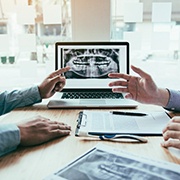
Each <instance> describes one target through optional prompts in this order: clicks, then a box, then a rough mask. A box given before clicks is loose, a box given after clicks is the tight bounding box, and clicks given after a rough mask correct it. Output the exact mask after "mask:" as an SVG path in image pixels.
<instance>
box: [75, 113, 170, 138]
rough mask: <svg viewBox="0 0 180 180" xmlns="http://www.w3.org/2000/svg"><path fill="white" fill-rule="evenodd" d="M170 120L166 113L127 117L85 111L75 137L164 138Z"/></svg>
mask: <svg viewBox="0 0 180 180" xmlns="http://www.w3.org/2000/svg"><path fill="white" fill-rule="evenodd" d="M169 120H170V117H169V116H168V114H167V113H166V112H165V111H160V112H151V113H147V116H126V115H116V114H112V113H111V112H109V111H108V112H107V111H98V110H95V111H94V110H84V111H80V112H79V116H78V119H77V126H76V130H75V136H81V137H87V136H89V135H91V136H100V135H109V136H115V135H123V134H131V135H138V136H162V129H163V128H164V127H165V126H166V125H167V123H168V122H169ZM94 124H95V125H94ZM104 124H105V125H104ZM108 124H109V127H108Z"/></svg>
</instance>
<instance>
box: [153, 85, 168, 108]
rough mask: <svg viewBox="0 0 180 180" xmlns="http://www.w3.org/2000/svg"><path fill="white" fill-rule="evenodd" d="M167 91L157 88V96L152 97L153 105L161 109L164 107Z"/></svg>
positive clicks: (166, 100)
mask: <svg viewBox="0 0 180 180" xmlns="http://www.w3.org/2000/svg"><path fill="white" fill-rule="evenodd" d="M169 97H170V94H169V91H168V89H165V88H158V91H157V94H155V97H154V104H155V105H159V106H162V107H166V106H167V104H168V101H169Z"/></svg>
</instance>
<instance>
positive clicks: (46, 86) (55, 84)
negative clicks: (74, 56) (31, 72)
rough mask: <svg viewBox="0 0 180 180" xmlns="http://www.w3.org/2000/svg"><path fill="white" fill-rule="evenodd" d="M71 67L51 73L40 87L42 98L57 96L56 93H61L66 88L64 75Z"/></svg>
mask: <svg viewBox="0 0 180 180" xmlns="http://www.w3.org/2000/svg"><path fill="white" fill-rule="evenodd" d="M69 69H70V67H65V68H62V69H59V70H57V71H54V72H53V73H51V74H50V75H49V76H48V77H47V78H46V79H45V80H44V81H43V82H42V83H41V84H40V85H39V86H38V88H39V92H40V95H41V98H42V99H43V98H49V97H51V96H53V95H54V94H55V92H58V91H61V90H62V89H63V87H64V86H65V81H66V79H65V77H64V76H62V73H64V72H67V71H68V70H69Z"/></svg>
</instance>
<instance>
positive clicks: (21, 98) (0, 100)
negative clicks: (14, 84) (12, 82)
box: [0, 86, 42, 115]
mask: <svg viewBox="0 0 180 180" xmlns="http://www.w3.org/2000/svg"><path fill="white" fill-rule="evenodd" d="M41 100H42V99H41V96H40V94H39V89H38V87H37V86H33V87H31V88H27V89H22V90H14V91H11V92H7V91H5V92H2V93H0V115H2V114H5V113H8V112H10V111H11V110H13V109H14V108H18V107H24V106H29V105H32V104H34V103H38V102H41Z"/></svg>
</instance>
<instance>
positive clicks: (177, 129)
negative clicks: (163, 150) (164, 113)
mask: <svg viewBox="0 0 180 180" xmlns="http://www.w3.org/2000/svg"><path fill="white" fill-rule="evenodd" d="M163 138H164V142H162V143H161V145H162V146H163V147H175V148H178V149H180V116H175V117H173V118H172V119H171V120H170V122H169V123H168V124H167V126H166V127H165V128H164V129H163Z"/></svg>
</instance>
